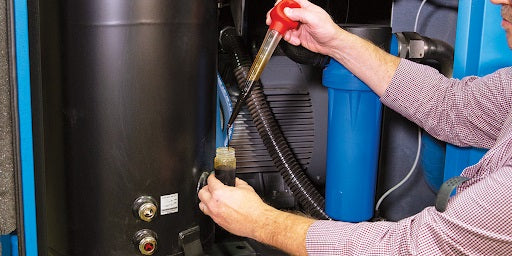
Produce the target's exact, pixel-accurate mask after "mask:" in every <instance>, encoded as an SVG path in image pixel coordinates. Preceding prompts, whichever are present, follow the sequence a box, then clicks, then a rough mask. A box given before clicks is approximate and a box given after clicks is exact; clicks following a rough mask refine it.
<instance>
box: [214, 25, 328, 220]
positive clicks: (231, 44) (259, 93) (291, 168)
mask: <svg viewBox="0 0 512 256" xmlns="http://www.w3.org/2000/svg"><path fill="white" fill-rule="evenodd" d="M220 41H221V45H222V46H223V48H224V49H225V50H226V51H229V52H230V53H231V54H232V57H233V58H232V59H233V62H234V63H233V64H234V73H235V76H236V79H237V82H238V84H239V85H243V84H244V82H245V80H246V78H247V73H248V72H249V69H250V67H251V58H250V56H249V55H248V54H247V52H246V51H245V50H244V49H243V43H242V39H241V37H239V36H238V35H237V33H236V30H235V28H233V27H227V28H225V29H223V30H222V32H221V36H220ZM246 104H247V106H248V108H249V112H250V113H251V116H252V118H253V121H254V124H255V125H256V128H257V130H258V133H259V135H260V136H261V138H262V140H263V144H265V147H266V148H267V151H268V152H269V155H270V156H271V157H272V161H273V162H274V166H276V168H277V169H278V170H279V172H280V173H281V176H282V177H283V179H284V181H285V182H286V185H288V187H290V189H291V191H292V192H293V195H294V196H295V198H296V199H297V200H298V201H299V203H300V204H301V205H302V207H303V208H304V210H305V212H306V213H307V214H309V215H311V216H313V217H315V218H318V219H329V216H328V215H327V214H326V213H325V212H324V205H325V200H324V198H323V196H322V195H320V193H319V192H318V191H317V190H316V188H315V187H314V186H313V184H312V183H311V181H310V180H309V179H308V177H307V176H306V175H305V174H304V172H303V170H302V168H301V166H300V165H299V163H298V161H297V159H296V158H295V155H294V154H293V153H292V151H291V150H290V147H289V145H288V142H287V141H286V139H285V138H284V135H283V132H282V131H281V129H280V128H279V126H278V124H277V122H276V120H275V118H274V115H273V113H272V111H271V109H270V107H269V105H268V103H267V101H266V99H265V95H264V94H263V89H262V87H261V84H260V82H259V81H256V82H255V85H254V89H253V90H252V92H251V95H250V96H249V98H248V99H247V101H246Z"/></svg>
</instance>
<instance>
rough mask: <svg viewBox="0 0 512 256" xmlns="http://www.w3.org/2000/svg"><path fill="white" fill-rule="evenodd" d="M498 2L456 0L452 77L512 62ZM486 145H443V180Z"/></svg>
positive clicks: (457, 172)
mask: <svg viewBox="0 0 512 256" xmlns="http://www.w3.org/2000/svg"><path fill="white" fill-rule="evenodd" d="M501 19H502V18H501V15H500V6H498V5H494V4H492V3H491V2H490V1H489V0H464V1H459V10H458V20H457V34H456V40H455V56H454V66H453V77H454V78H462V77H465V76H471V75H476V76H484V75H487V74H490V73H492V72H494V71H496V70H497V69H499V68H503V67H506V66H512V51H511V50H510V49H509V48H508V45H507V39H506V36H505V32H504V30H503V28H502V27H501V26H500V24H501ZM486 152H487V150H486V149H479V148H460V147H457V146H454V145H451V144H448V145H447V146H446V162H445V169H444V180H447V179H449V178H451V177H453V176H458V175H460V174H461V172H462V170H463V169H464V168H466V167H468V166H470V165H473V164H475V163H477V162H478V161H479V160H480V158H482V156H483V155H484V154H485V153H486Z"/></svg>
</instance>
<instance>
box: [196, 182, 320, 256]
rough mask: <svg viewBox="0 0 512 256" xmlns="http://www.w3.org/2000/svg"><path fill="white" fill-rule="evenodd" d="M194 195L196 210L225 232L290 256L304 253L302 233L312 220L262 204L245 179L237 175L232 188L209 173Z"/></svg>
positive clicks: (303, 235) (303, 236)
mask: <svg viewBox="0 0 512 256" xmlns="http://www.w3.org/2000/svg"><path fill="white" fill-rule="evenodd" d="M198 196H199V199H200V200H201V202H200V203H199V209H201V210H202V211H203V212H204V213H205V214H206V215H209V216H210V217H211V218H212V219H213V220H214V221H215V222H216V223H217V224H219V225H220V226H221V227H223V228H224V229H226V230H227V231H229V232H231V233H233V234H236V235H239V236H244V237H249V238H252V239H255V240H257V241H260V242H262V243H265V244H268V245H271V246H274V247H276V248H279V249H281V250H283V251H285V252H287V253H290V254H292V255H307V253H306V233H307V230H308V228H309V226H310V225H311V224H312V223H313V222H314V221H315V220H313V219H310V218H306V217H302V216H298V215H295V214H291V213H287V212H283V211H279V210H277V209H275V208H273V207H271V206H269V205H267V204H265V203H264V202H263V201H262V200H261V198H260V197H259V196H258V195H257V194H256V192H255V191H254V189H253V188H252V187H251V186H249V185H248V184H247V183H246V182H245V181H243V180H240V179H238V178H237V179H236V184H235V187H229V186H225V185H224V184H222V183H221V182H220V181H219V180H218V179H217V178H215V175H214V174H211V175H210V177H208V185H206V186H205V187H203V188H202V189H201V190H200V191H199V195H198Z"/></svg>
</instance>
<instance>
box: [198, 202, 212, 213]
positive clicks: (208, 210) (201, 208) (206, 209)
mask: <svg viewBox="0 0 512 256" xmlns="http://www.w3.org/2000/svg"><path fill="white" fill-rule="evenodd" d="M199 210H201V211H202V212H203V213H204V214H205V215H210V214H209V213H210V209H208V206H206V204H205V203H203V202H199Z"/></svg>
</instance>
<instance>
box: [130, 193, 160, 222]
mask: <svg viewBox="0 0 512 256" xmlns="http://www.w3.org/2000/svg"><path fill="white" fill-rule="evenodd" d="M157 209H158V208H157V203H156V200H155V199H154V198H152V197H150V196H141V197H139V198H137V199H136V200H135V202H134V203H133V207H132V211H133V214H134V215H135V217H137V218H139V219H141V220H143V221H146V222H150V221H152V220H153V219H154V218H155V216H156V215H157Z"/></svg>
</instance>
